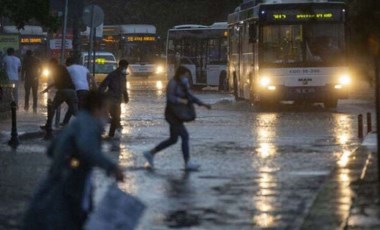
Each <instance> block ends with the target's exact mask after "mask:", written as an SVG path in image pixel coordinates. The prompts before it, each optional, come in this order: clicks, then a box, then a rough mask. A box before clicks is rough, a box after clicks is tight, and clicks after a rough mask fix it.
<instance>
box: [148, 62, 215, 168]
mask: <svg viewBox="0 0 380 230" xmlns="http://www.w3.org/2000/svg"><path fill="white" fill-rule="evenodd" d="M189 78H190V71H189V70H188V69H187V68H186V67H183V66H180V67H178V69H177V71H176V73H175V75H174V77H173V78H172V79H171V80H170V81H169V83H168V86H167V92H166V97H167V100H166V109H165V119H166V121H167V122H168V123H169V130H170V137H169V139H167V140H165V141H163V142H161V143H160V144H159V145H157V146H156V147H154V148H153V149H151V150H149V151H146V152H144V153H143V155H144V157H145V159H146V160H147V162H148V164H149V166H150V167H151V168H154V156H155V155H156V154H157V153H158V152H160V151H162V150H164V149H166V148H168V147H169V146H171V145H174V144H175V143H177V141H178V137H181V139H182V154H183V158H184V161H185V170H189V171H191V170H198V169H199V168H200V165H198V164H194V163H191V161H190V151H189V133H188V132H187V129H186V127H185V125H184V122H185V121H184V120H183V118H181V117H180V116H179V113H181V111H178V110H181V108H183V105H187V106H189V105H192V104H197V105H199V106H203V107H205V108H207V109H211V105H208V104H205V103H203V102H202V101H201V100H199V99H198V98H197V97H195V96H194V95H193V94H192V93H191V92H190V89H189ZM193 119H195V111H194V117H193Z"/></svg>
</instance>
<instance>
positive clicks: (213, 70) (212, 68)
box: [207, 38, 227, 86]
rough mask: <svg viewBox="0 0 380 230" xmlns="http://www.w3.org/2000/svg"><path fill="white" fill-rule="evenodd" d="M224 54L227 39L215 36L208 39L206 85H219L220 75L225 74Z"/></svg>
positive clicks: (225, 61)
mask: <svg viewBox="0 0 380 230" xmlns="http://www.w3.org/2000/svg"><path fill="white" fill-rule="evenodd" d="M226 54H227V39H221V38H215V39H210V40H209V41H208V55H207V56H208V58H207V85H210V86H217V85H219V81H220V78H221V77H223V76H222V75H223V74H224V75H226V70H227V66H226V63H227V60H226ZM224 78H225V76H224Z"/></svg>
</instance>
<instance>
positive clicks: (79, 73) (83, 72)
mask: <svg viewBox="0 0 380 230" xmlns="http://www.w3.org/2000/svg"><path fill="white" fill-rule="evenodd" d="M66 68H67V71H68V72H69V74H70V77H71V80H72V82H73V84H74V86H75V90H76V92H77V96H78V108H79V110H81V108H82V106H83V102H84V99H85V97H86V96H87V95H88V92H89V90H90V88H91V86H92V88H94V89H96V88H97V86H96V82H95V79H94V78H93V76H92V75H91V74H90V71H89V70H88V69H87V68H86V67H84V66H83V65H78V64H75V60H74V58H72V57H69V58H67V59H66ZM71 115H72V114H71V113H70V111H67V113H66V115H65V118H64V120H63V123H62V124H61V125H62V126H65V125H67V124H68V123H69V121H70V118H71Z"/></svg>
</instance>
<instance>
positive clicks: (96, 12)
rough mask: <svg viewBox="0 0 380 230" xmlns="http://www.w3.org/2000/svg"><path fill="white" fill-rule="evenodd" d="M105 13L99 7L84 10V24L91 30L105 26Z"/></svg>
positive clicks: (90, 6)
mask: <svg viewBox="0 0 380 230" xmlns="http://www.w3.org/2000/svg"><path fill="white" fill-rule="evenodd" d="M103 21H104V12H103V9H102V8H100V6H98V5H89V6H87V7H86V8H84V11H83V22H84V24H85V25H86V26H88V27H90V28H95V27H98V26H100V25H101V24H103Z"/></svg>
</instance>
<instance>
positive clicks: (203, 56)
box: [196, 39, 208, 85]
mask: <svg viewBox="0 0 380 230" xmlns="http://www.w3.org/2000/svg"><path fill="white" fill-rule="evenodd" d="M207 42H208V40H207V39H201V40H199V41H198V42H197V52H196V54H197V61H196V62H197V65H196V68H197V76H196V84H198V85H206V84H207V45H208V43H207Z"/></svg>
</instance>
